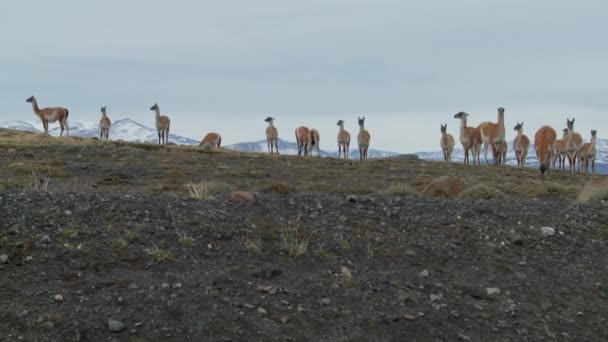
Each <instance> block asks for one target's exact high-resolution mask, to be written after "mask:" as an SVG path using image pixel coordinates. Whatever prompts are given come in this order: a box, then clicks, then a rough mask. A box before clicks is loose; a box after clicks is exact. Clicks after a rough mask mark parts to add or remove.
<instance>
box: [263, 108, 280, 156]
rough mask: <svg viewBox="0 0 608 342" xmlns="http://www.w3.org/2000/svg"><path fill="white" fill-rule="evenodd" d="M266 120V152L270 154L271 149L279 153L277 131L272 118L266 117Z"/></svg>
mask: <svg viewBox="0 0 608 342" xmlns="http://www.w3.org/2000/svg"><path fill="white" fill-rule="evenodd" d="M264 121H266V122H268V127H266V143H267V144H268V153H270V154H272V153H273V150H276V153H277V154H279V146H278V141H279V132H278V131H277V128H276V127H274V118H272V117H270V116H269V117H267V118H266V120H264Z"/></svg>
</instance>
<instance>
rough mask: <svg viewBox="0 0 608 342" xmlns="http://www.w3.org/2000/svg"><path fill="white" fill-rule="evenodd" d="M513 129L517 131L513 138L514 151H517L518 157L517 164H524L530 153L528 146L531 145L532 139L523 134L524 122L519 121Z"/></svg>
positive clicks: (516, 156)
mask: <svg viewBox="0 0 608 342" xmlns="http://www.w3.org/2000/svg"><path fill="white" fill-rule="evenodd" d="M513 130H515V131H517V137H515V140H513V152H515V158H517V166H522V167H523V166H524V165H525V164H526V156H527V155H528V148H529V147H530V139H528V137H527V136H526V135H524V134H523V131H524V123H523V122H522V123H519V122H518V123H517V125H515V127H513Z"/></svg>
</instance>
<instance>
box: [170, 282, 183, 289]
mask: <svg viewBox="0 0 608 342" xmlns="http://www.w3.org/2000/svg"><path fill="white" fill-rule="evenodd" d="M171 287H172V288H173V289H174V290H177V289H181V288H182V283H175V284H173V285H171Z"/></svg>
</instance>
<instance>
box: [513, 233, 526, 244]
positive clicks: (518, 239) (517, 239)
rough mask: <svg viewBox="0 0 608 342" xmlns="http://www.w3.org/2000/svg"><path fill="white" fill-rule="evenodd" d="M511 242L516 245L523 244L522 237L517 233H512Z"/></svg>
mask: <svg viewBox="0 0 608 342" xmlns="http://www.w3.org/2000/svg"><path fill="white" fill-rule="evenodd" d="M511 242H512V243H513V244H514V245H516V246H522V245H523V244H524V238H523V236H521V235H519V234H517V235H513V237H512V238H511Z"/></svg>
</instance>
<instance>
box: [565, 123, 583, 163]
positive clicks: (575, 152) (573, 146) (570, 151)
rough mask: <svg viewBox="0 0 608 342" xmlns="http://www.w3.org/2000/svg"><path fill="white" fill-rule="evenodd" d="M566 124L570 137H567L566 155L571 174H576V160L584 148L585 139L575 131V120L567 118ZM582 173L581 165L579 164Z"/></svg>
mask: <svg viewBox="0 0 608 342" xmlns="http://www.w3.org/2000/svg"><path fill="white" fill-rule="evenodd" d="M566 124H567V127H568V135H567V136H566V155H567V156H568V162H569V163H570V174H572V175H574V174H575V173H576V160H577V159H578V156H579V154H580V152H581V146H583V138H582V137H581V135H580V134H578V133H577V132H575V131H574V118H572V121H570V119H568V118H566ZM578 166H579V170H578V172H579V173H580V166H581V165H580V163H579V165H578Z"/></svg>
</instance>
